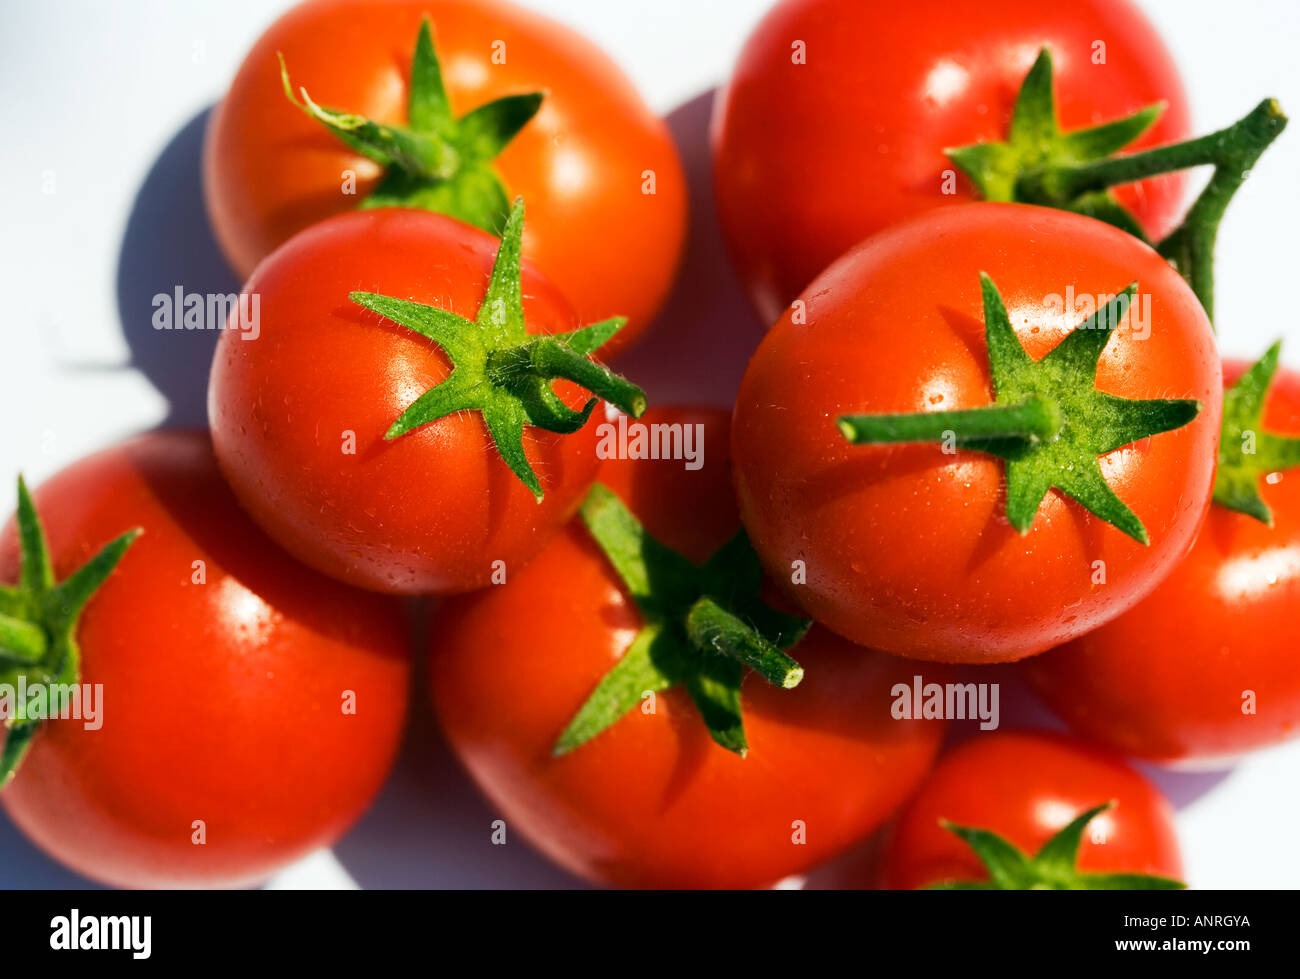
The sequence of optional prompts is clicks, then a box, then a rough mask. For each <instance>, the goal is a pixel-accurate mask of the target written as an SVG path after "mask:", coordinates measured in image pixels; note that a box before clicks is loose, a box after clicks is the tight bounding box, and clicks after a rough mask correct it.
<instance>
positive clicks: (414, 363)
mask: <svg viewBox="0 0 1300 979" xmlns="http://www.w3.org/2000/svg"><path fill="white" fill-rule="evenodd" d="M519 220H521V215H520V214H519V209H518V207H517V208H516V213H515V216H514V217H512V226H511V230H510V231H508V232H507V235H508V237H509V238H510V239H511V240H513V242H514V243H515V246H517V245H518V240H519V237H518V233H519V225H518V221H519ZM498 244H499V242H497V241H496V239H494V238H493V237H492V236H491V235H488V234H486V233H485V232H482V231H479V230H477V229H475V228H471V227H469V226H468V225H466V224H462V223H461V222H459V221H456V220H454V219H452V218H447V217H444V216H442V215H438V214H432V213H429V212H425V211H415V210H408V209H399V208H384V209H380V210H375V211H358V212H350V213H348V214H342V215H338V216H336V217H333V218H330V219H328V220H326V221H323V222H321V223H320V224H318V225H315V226H314V227H312V228H309V229H308V230H307V231H304V232H303V233H302V234H300V235H297V236H296V237H294V238H292V239H290V241H289V242H287V243H286V244H285V245H284V246H283V247H282V248H280V249H279V250H278V251H276V252H275V254H274V255H272V256H271V257H270V258H268V259H267V260H266V261H265V262H263V263H262V264H261V265H260V266H259V267H258V270H257V271H256V272H255V273H254V274H253V277H252V278H251V279H250V280H249V281H248V284H247V286H246V289H245V292H246V293H247V294H249V295H250V296H256V297H258V299H259V302H260V315H259V321H258V323H257V324H255V326H256V329H252V330H235V329H228V330H227V331H226V332H224V333H223V335H222V337H221V340H220V341H219V343H218V346H217V352H216V357H215V359H214V361H213V365H212V378H211V384H210V387H209V392H208V404H209V417H210V421H211V425H212V436H213V441H214V444H215V447H216V452H217V458H218V459H219V460H220V462H221V467H222V469H223V471H224V472H225V474H226V476H227V478H228V479H229V480H230V484H231V486H232V487H233V489H234V491H235V495H236V496H238V497H239V500H240V502H241V503H243V505H244V506H245V508H246V509H247V510H248V511H249V513H250V514H251V515H252V516H253V519H254V520H256V521H257V523H258V524H260V525H261V526H262V527H263V529H264V530H266V531H267V533H268V534H270V535H271V537H272V538H274V539H275V540H276V541H277V542H278V543H279V544H281V545H282V546H283V547H285V548H286V549H287V550H288V551H290V552H291V553H292V554H294V555H295V556H296V557H298V558H299V559H300V560H301V561H303V562H304V563H306V564H308V565H310V566H312V567H314V568H316V569H317V570H320V571H323V572H325V573H327V574H330V575H332V576H334V577H336V578H339V579H341V580H343V581H345V582H347V583H349V584H354V585H358V586H361V587H364V588H371V589H375V590H379V591H388V592H396V593H422V592H439V593H443V592H452V591H458V590H465V589H468V588H474V587H479V586H481V585H484V584H487V583H488V582H489V581H490V580H491V576H492V573H493V568H494V562H497V561H503V562H505V563H506V564H507V565H514V564H518V563H522V562H523V561H524V560H526V559H527V558H528V557H530V556H532V554H534V553H536V552H537V551H538V550H540V549H541V547H542V546H543V544H545V542H546V540H547V538H548V537H549V536H550V535H551V534H553V533H555V532H556V531H557V530H558V529H559V528H560V526H561V525H562V524H563V522H564V520H565V519H567V517H568V516H569V515H570V514H571V513H572V512H573V510H574V508H575V507H576V506H577V505H578V503H579V502H580V500H581V498H582V495H583V494H584V493H585V492H586V490H587V487H588V486H590V484H591V482H592V479H593V478H594V477H595V473H596V468H597V458H596V431H595V429H596V421H595V420H590V421H588V422H587V423H586V424H583V423H582V419H581V417H575V418H572V419H570V421H571V422H572V423H573V424H577V426H578V427H577V428H576V430H575V431H573V432H572V433H571V434H568V435H563V434H561V432H563V431H566V430H567V429H568V427H570V421H566V420H565V419H559V421H557V422H556V425H555V428H556V429H557V430H556V431H554V432H553V431H544V430H542V428H539V427H534V424H533V422H532V421H530V420H529V419H534V420H536V421H540V420H541V419H538V418H536V413H537V411H539V410H541V409H537V408H536V405H535V402H536V399H537V398H538V397H540V394H539V391H540V389H538V388H530V389H528V390H525V391H524V392H523V395H524V397H523V399H521V398H517V397H515V396H514V395H513V394H511V393H510V392H509V391H507V390H506V389H505V388H504V387H501V386H499V385H496V384H495V383H494V382H493V383H489V381H488V380H487V379H486V370H487V369H486V368H485V367H484V363H485V361H484V358H485V357H486V354H485V352H484V350H482V349H478V348H477V347H476V346H475V344H478V343H480V342H490V343H496V342H497V341H498V340H500V339H501V337H503V336H506V337H507V340H505V341H502V342H508V344H512V345H513V346H510V349H509V350H505V351H504V352H505V353H509V354H512V355H513V354H517V353H523V354H527V353H528V350H529V348H528V347H526V346H521V345H518V344H516V341H518V343H519V344H522V343H523V341H524V340H525V339H526V335H525V334H524V332H523V331H524V329H525V326H526V328H527V330H529V331H532V332H533V333H535V334H537V333H550V334H554V333H560V332H563V331H565V330H571V329H572V328H573V327H575V326H576V325H577V324H576V320H575V318H574V315H573V312H572V310H571V309H570V308H569V306H568V305H567V303H565V301H564V299H563V298H562V297H561V296H560V294H559V293H558V292H557V291H556V290H555V288H554V287H553V286H552V285H550V283H549V282H547V280H545V279H544V278H543V277H542V276H541V275H540V273H538V272H536V271H535V270H534V269H533V267H532V266H531V265H530V264H528V263H527V262H525V263H524V265H523V267H522V272H521V271H520V266H519V264H518V256H517V252H515V260H514V264H513V266H511V268H505V267H503V269H502V270H501V274H502V275H503V276H504V277H505V278H504V279H501V280H500V285H499V289H500V290H505V291H504V292H500V291H497V292H493V293H491V295H495V296H497V297H498V298H502V304H497V303H496V301H495V300H494V299H492V298H491V296H490V294H489V288H490V287H491V288H493V289H496V288H497V287H496V286H491V284H492V283H493V282H497V281H498V280H496V279H493V278H492V274H493V273H492V269H493V253H494V251H495V250H496V249H497V246H498ZM506 250H507V251H509V249H506ZM511 269H513V271H512V270H511ZM520 276H522V279H521V278H520ZM508 280H512V281H513V283H514V285H513V287H512V286H511V281H508ZM521 281H522V304H521V302H520V298H519V294H518V292H515V293H514V295H513V298H511V297H510V291H511V288H513V289H515V290H518V289H519V288H520V286H519V283H520V282H521ZM362 293H372V294H375V293H380V294H383V296H387V297H393V298H394V300H395V301H396V302H397V303H399V304H400V303H404V302H414V303H421V304H431V306H432V307H435V308H433V309H428V308H423V309H416V310H415V315H416V318H415V319H410V318H409V317H408V319H409V321H410V323H413V324H415V325H414V326H410V327H409V328H408V326H407V325H402V324H400V323H399V322H398V321H396V320H394V319H393V318H392V316H401V315H404V314H402V313H400V312H394V311H392V310H390V311H389V313H388V314H385V315H384V316H382V317H381V316H376V315H375V312H374V311H373V310H375V309H377V308H379V307H378V306H377V305H376V304H382V303H383V302H387V301H388V300H385V299H383V297H379V298H374V297H372V298H371V299H368V300H364V302H362V301H359V300H360V296H361V294H362ZM350 295H351V296H353V297H354V298H353V299H352V300H351V301H350V299H349V296H350ZM367 303H368V304H369V305H366V304H367ZM484 304H486V306H485V307H484V308H486V307H492V308H493V310H496V311H497V312H500V313H501V315H502V316H505V317H506V320H508V325H509V329H507V325H503V324H504V323H505V321H503V322H502V323H488V322H470V321H469V320H468V319H467V320H460V321H459V323H458V325H457V326H455V327H454V329H455V330H459V331H461V332H460V333H459V334H457V335H456V336H454V337H453V338H452V339H451V340H448V339H446V338H444V341H443V342H444V343H447V344H450V346H451V348H452V349H453V350H458V351H460V354H459V356H460V357H461V359H462V360H463V361H464V362H463V363H460V364H459V365H457V366H456V369H455V370H454V371H453V370H452V361H451V359H450V358H449V355H448V352H447V349H446V348H445V347H444V346H443V345H441V344H440V343H439V342H438V341H434V342H430V338H429V335H428V332H425V333H424V334H422V333H421V332H420V331H430V330H431V331H432V332H433V333H437V332H438V331H439V330H442V329H444V328H446V322H445V321H446V319H447V314H452V315H453V316H455V315H458V316H460V317H467V318H470V319H473V318H474V317H475V316H476V312H475V311H476V310H480V307H481V306H484ZM498 305H499V307H500V308H499V310H497V306H498ZM493 310H489V313H491V315H496V312H494V311H493ZM511 310H513V312H511ZM234 315H235V314H234V313H232V325H233V319H234ZM421 317H423V319H421ZM429 317H433V318H434V319H436V320H437V322H438V324H439V325H438V326H436V327H429V326H428V325H427V324H424V325H421V324H422V323H423V322H424V320H427V319H428V318H429ZM439 317H441V319H439ZM501 331H505V332H504V333H503V332H501ZM511 331H517V332H518V336H517V337H514V338H513V339H510V338H509V337H508V336H507V334H509V333H510V332H511ZM453 340H454V342H453ZM462 348H464V349H462ZM476 358H477V359H476ZM582 365H584V369H590V370H592V371H596V372H597V373H599V374H600V375H601V377H602V378H607V377H612V375H608V374H607V373H604V372H603V370H602V369H598V368H596V366H595V365H594V364H592V363H591V362H590V361H587V360H583V361H582ZM472 372H477V373H472ZM518 376H519V377H520V378H522V381H523V383H525V384H527V383H530V378H532V379H533V380H534V381H536V383H537V384H541V381H540V380H538V379H536V378H534V376H533V375H532V374H531V373H530V372H529V370H526V369H523V368H521V369H520V372H519V375H518ZM452 378H455V381H454V383H453V381H452V380H450V379H452ZM471 378H478V382H479V383H478V387H477V389H476V388H475V386H474V384H472V383H470V379H471ZM444 381H447V382H448V384H451V385H452V387H447V388H443V387H440V385H441V382H444ZM462 382H463V383H462ZM592 383H596V382H592ZM456 384H459V385H460V389H461V394H462V397H461V398H460V399H458V400H455V401H454V402H452V403H450V404H448V405H445V406H444V407H445V408H446V411H445V412H444V413H443V414H442V416H441V417H436V416H437V414H438V413H437V412H434V413H433V415H432V416H426V417H425V420H424V421H421V422H420V423H419V424H418V425H415V426H414V429H413V430H411V431H407V432H405V434H398V435H395V434H394V429H393V426H394V423H395V422H396V421H397V420H398V419H399V418H401V419H407V418H409V417H411V414H410V413H411V412H417V413H418V412H419V411H420V406H422V405H424V404H428V403H429V401H428V399H429V398H434V399H436V398H437V397H438V394H437V393H436V391H451V390H453V389H454V386H455V385H456ZM435 389H436V390H435ZM430 391H435V393H434V394H430V393H429V392H430ZM557 391H558V392H559V397H560V398H562V399H564V403H565V405H567V407H565V406H564V405H561V406H560V407H561V408H563V410H564V411H569V410H570V409H572V408H574V407H575V406H580V405H582V401H581V400H579V399H578V398H577V388H576V387H575V386H574V385H571V384H569V383H568V382H565V381H561V382H559V386H558V388H557ZM479 392H490V393H487V394H480V393H479ZM500 397H506V399H507V402H508V403H506V404H505V405H504V406H503V407H502V408H501V410H500V411H498V412H496V413H495V414H491V418H490V419H489V420H492V419H494V421H492V425H493V426H494V427H493V428H492V429H491V430H489V426H488V424H486V423H485V419H487V418H489V414H490V412H488V411H487V410H485V409H486V408H487V407H488V406H489V404H490V403H495V401H494V400H493V399H499V398H500ZM485 399H487V400H485ZM529 399H531V400H529ZM525 401H528V403H527V404H525ZM557 404H558V402H557ZM530 405H531V406H533V407H530ZM593 406H594V402H593V401H591V400H590V399H589V401H588V403H587V405H586V408H585V410H586V411H587V412H588V413H589V412H590V411H591V410H592V407H593ZM534 409H536V410H534ZM530 411H531V412H532V414H529V412H530ZM525 415H527V417H525ZM512 425H513V426H515V429H514V431H513V433H512V432H511V431H509V430H510V429H511V426H512ZM494 443H495V448H494ZM502 453H507V455H503V454H502ZM511 453H512V454H511ZM525 456H526V458H525ZM512 470H513V473H512ZM530 481H531V484H530ZM530 489H531V492H530ZM539 500H540V502H539Z"/></svg>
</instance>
